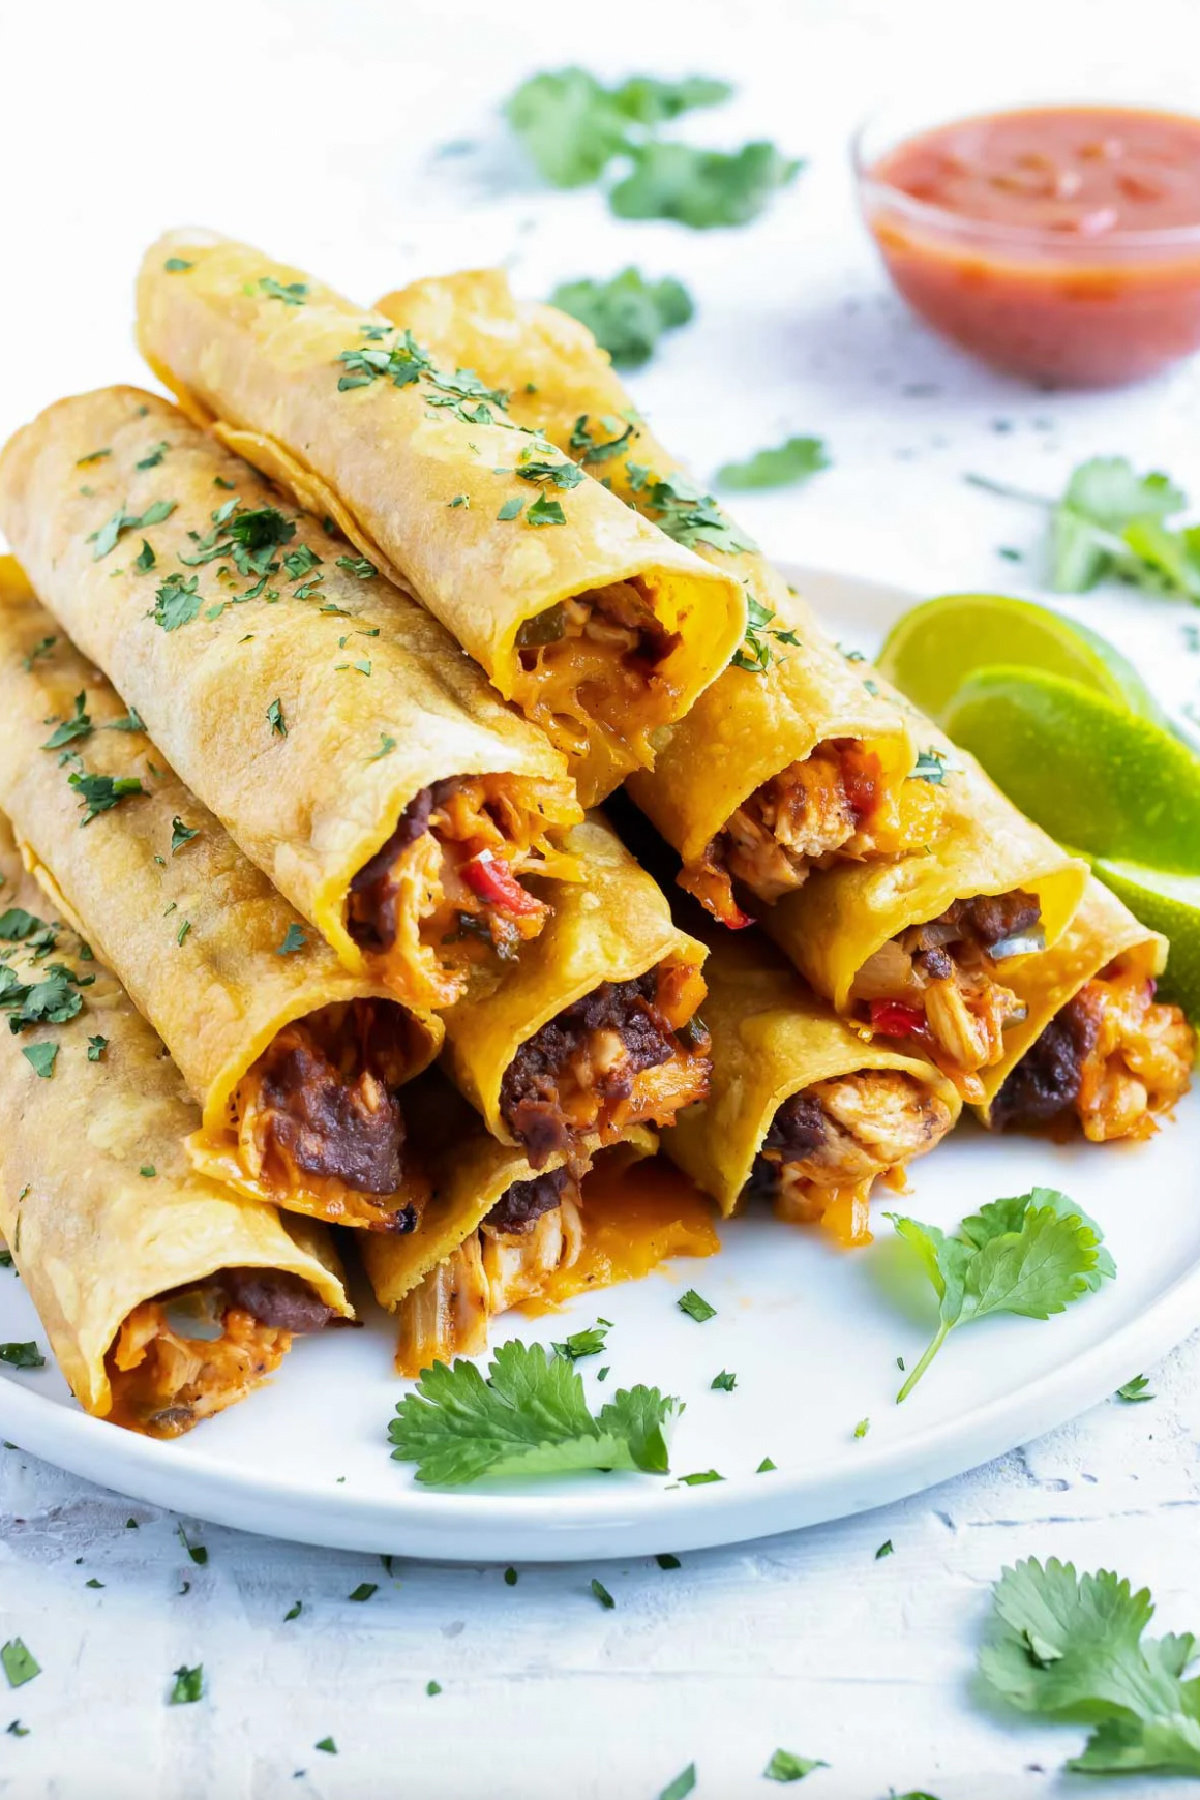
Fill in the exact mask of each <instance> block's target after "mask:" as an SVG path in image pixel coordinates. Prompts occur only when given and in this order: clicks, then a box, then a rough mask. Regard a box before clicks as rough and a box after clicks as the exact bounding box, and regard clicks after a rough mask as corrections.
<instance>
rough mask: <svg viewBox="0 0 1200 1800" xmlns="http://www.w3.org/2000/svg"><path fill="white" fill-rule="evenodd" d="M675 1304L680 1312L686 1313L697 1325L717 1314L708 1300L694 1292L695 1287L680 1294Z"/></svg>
mask: <svg viewBox="0 0 1200 1800" xmlns="http://www.w3.org/2000/svg"><path fill="white" fill-rule="evenodd" d="M675 1304H676V1305H677V1306H678V1308H679V1310H680V1312H681V1313H686V1314H687V1316H688V1318H689V1319H695V1321H696V1323H697V1325H703V1324H704V1323H705V1321H706V1320H708V1319H715V1318H716V1316H717V1309H716V1307H715V1306H710V1305H709V1303H708V1301H707V1300H705V1299H704V1298H703V1297H702V1296H701V1295H700V1294H698V1293H697V1292H696V1290H695V1288H689V1289H688V1291H687V1293H686V1294H682V1295H681V1296H680V1298H679V1299H678V1300H677V1301H676V1302H675Z"/></svg>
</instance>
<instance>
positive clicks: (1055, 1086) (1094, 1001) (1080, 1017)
mask: <svg viewBox="0 0 1200 1800" xmlns="http://www.w3.org/2000/svg"><path fill="white" fill-rule="evenodd" d="M1195 1055H1196V1034H1195V1032H1194V1031H1193V1029H1192V1027H1191V1025H1190V1024H1189V1023H1188V1021H1187V1019H1186V1018H1185V1017H1184V1015H1183V1013H1182V1012H1181V1011H1180V1009H1179V1007H1177V1006H1173V1005H1170V1004H1167V1003H1166V1002H1164V1001H1160V1000H1156V999H1155V997H1154V982H1153V980H1152V979H1151V978H1150V977H1149V976H1148V975H1147V974H1146V972H1145V969H1144V968H1143V967H1141V966H1139V959H1137V958H1134V957H1124V958H1122V957H1118V958H1117V960H1116V961H1115V962H1114V963H1110V964H1109V966H1108V967H1107V968H1106V969H1104V970H1103V971H1102V972H1101V973H1100V974H1099V975H1097V976H1095V977H1094V978H1093V979H1092V980H1091V981H1089V982H1087V983H1085V985H1084V986H1083V987H1082V988H1081V989H1080V991H1079V992H1078V994H1076V995H1075V997H1074V999H1072V1000H1071V1001H1069V1002H1068V1003H1067V1005H1066V1006H1064V1007H1062V1008H1061V1009H1060V1011H1059V1012H1058V1013H1057V1014H1056V1015H1055V1017H1054V1018H1053V1019H1052V1020H1051V1021H1050V1023H1049V1025H1047V1027H1046V1029H1045V1030H1044V1031H1043V1032H1042V1034H1041V1036H1040V1037H1039V1038H1038V1040H1037V1042H1036V1044H1034V1045H1032V1046H1031V1047H1030V1049H1029V1050H1027V1051H1026V1053H1025V1055H1024V1056H1023V1057H1022V1058H1021V1060H1020V1062H1019V1063H1018V1064H1017V1066H1016V1068H1015V1069H1014V1070H1013V1071H1012V1073H1011V1074H1010V1075H1009V1076H1008V1079H1007V1080H1006V1081H1005V1083H1004V1085H1003V1087H1002V1088H1001V1089H1000V1091H999V1093H998V1094H997V1095H996V1098H995V1100H994V1102H993V1104H992V1124H993V1126H994V1127H995V1128H996V1129H997V1130H1001V1131H1002V1130H1004V1129H1006V1128H1007V1127H1015V1128H1017V1129H1022V1128H1029V1127H1031V1126H1035V1125H1044V1124H1054V1123H1058V1122H1062V1121H1066V1120H1069V1119H1074V1120H1076V1121H1077V1122H1078V1124H1079V1126H1081V1127H1082V1130H1083V1133H1084V1136H1085V1137H1087V1138H1088V1139H1090V1140H1091V1142H1092V1143H1096V1144H1101V1143H1106V1142H1107V1141H1108V1140H1109V1139H1110V1138H1142V1137H1148V1136H1149V1135H1150V1134H1151V1133H1152V1132H1153V1131H1154V1130H1155V1129H1156V1126H1155V1122H1154V1121H1155V1117H1156V1115H1158V1114H1160V1113H1163V1112H1167V1111H1169V1109H1170V1108H1171V1107H1172V1106H1174V1105H1175V1103H1176V1101H1177V1100H1179V1099H1180V1097H1181V1096H1182V1095H1183V1094H1184V1093H1186V1091H1187V1089H1188V1086H1189V1084H1190V1081H1191V1071H1192V1065H1193V1063H1194V1061H1195Z"/></svg>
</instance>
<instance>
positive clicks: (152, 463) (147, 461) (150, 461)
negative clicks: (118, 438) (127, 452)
mask: <svg viewBox="0 0 1200 1800" xmlns="http://www.w3.org/2000/svg"><path fill="white" fill-rule="evenodd" d="M170 448H171V446H170V444H168V443H166V442H163V443H159V444H155V446H154V448H153V450H147V452H146V454H145V456H143V457H142V459H141V461H140V462H139V463H138V465H137V466H138V468H139V469H157V467H158V465H159V463H160V462H161V461H162V459H163V457H164V456H165V455H166V454H167V451H168V450H169V449H170Z"/></svg>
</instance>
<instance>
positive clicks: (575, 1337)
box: [551, 1319, 612, 1362]
mask: <svg viewBox="0 0 1200 1800" xmlns="http://www.w3.org/2000/svg"><path fill="white" fill-rule="evenodd" d="M611 1330H612V1326H611V1325H610V1324H609V1321H608V1320H607V1319H597V1321H596V1323H595V1324H594V1325H588V1326H585V1328H584V1329H583V1330H582V1331H573V1332H572V1333H571V1335H570V1337H569V1338H568V1339H567V1340H566V1342H565V1343H562V1344H552V1345H551V1349H552V1350H554V1351H555V1352H556V1354H557V1355H559V1356H566V1357H568V1358H569V1359H570V1360H571V1362H578V1361H579V1359H580V1357H582V1356H599V1355H600V1353H601V1351H602V1350H603V1349H604V1340H605V1338H606V1337H607V1336H608V1333H609V1332H610V1331H611Z"/></svg>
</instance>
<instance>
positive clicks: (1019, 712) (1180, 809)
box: [945, 666, 1200, 875]
mask: <svg viewBox="0 0 1200 1800" xmlns="http://www.w3.org/2000/svg"><path fill="white" fill-rule="evenodd" d="M945 724H946V729H947V731H948V732H949V733H950V736H951V737H952V738H953V739H954V740H955V742H956V743H959V744H961V745H962V747H963V749H964V750H969V751H971V752H972V754H973V755H975V756H977V757H978V758H979V761H980V762H981V763H982V764H983V766H984V768H985V769H986V770H987V772H988V774H989V775H990V776H991V777H992V780H993V781H995V782H996V783H997V784H998V785H999V786H1000V787H1002V788H1003V789H1004V792H1005V793H1006V794H1007V795H1008V797H1009V799H1010V800H1013V801H1015V802H1016V804H1017V805H1018V806H1019V807H1020V808H1021V811H1022V812H1024V813H1028V815H1029V817H1030V818H1031V819H1036V820H1037V822H1038V824H1039V825H1041V826H1042V827H1043V828H1044V829H1045V830H1046V831H1048V832H1049V833H1050V835H1051V837H1055V838H1057V839H1058V840H1059V842H1060V843H1064V844H1077V845H1078V846H1079V848H1080V849H1081V850H1084V851H1086V852H1087V853H1088V854H1089V855H1091V856H1105V857H1111V858H1113V859H1115V860H1116V861H1118V862H1134V863H1143V864H1146V865H1147V866H1148V867H1150V868H1152V869H1159V870H1164V871H1166V872H1167V873H1169V874H1172V875H1198V874H1200V757H1197V756H1195V755H1194V754H1193V753H1192V751H1190V750H1189V749H1188V748H1187V746H1186V744H1183V743H1181V741H1180V740H1179V739H1178V738H1177V737H1174V736H1173V735H1172V734H1171V733H1170V732H1169V731H1165V730H1163V728H1162V727H1161V726H1159V725H1156V724H1154V723H1153V722H1152V721H1151V720H1149V719H1144V718H1138V717H1136V716H1135V715H1134V714H1132V713H1130V712H1128V711H1126V709H1125V706H1124V705H1123V704H1122V703H1120V702H1118V701H1116V700H1113V699H1111V698H1109V697H1108V696H1106V695H1104V694H1099V693H1096V692H1095V691H1094V690H1092V689H1089V688H1086V687H1083V686H1081V684H1080V683H1079V682H1077V681H1066V680H1064V679H1063V678H1062V677H1061V676H1059V675H1046V674H1042V673H1040V672H1038V671H1037V670H1034V669H1022V668H1011V667H1007V666H1001V667H997V668H990V669H979V670H977V671H976V673H975V674H973V675H969V676H968V677H967V679H966V681H965V682H964V683H963V685H962V686H961V687H960V688H959V690H958V693H957V694H956V696H955V698H954V699H953V701H952V702H951V703H950V705H949V706H948V707H947V709H946V720H945Z"/></svg>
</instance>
